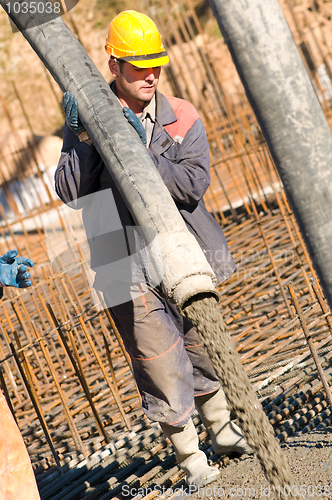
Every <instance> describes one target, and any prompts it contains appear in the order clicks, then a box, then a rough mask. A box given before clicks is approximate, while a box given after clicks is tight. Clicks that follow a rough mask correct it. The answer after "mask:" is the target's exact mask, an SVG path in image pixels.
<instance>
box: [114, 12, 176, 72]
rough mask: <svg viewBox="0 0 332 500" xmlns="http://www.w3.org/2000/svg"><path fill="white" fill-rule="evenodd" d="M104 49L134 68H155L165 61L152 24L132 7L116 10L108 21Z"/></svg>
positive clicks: (158, 35) (162, 48)
mask: <svg viewBox="0 0 332 500" xmlns="http://www.w3.org/2000/svg"><path fill="white" fill-rule="evenodd" d="M105 50H106V52H107V53H108V54H110V55H111V56H113V57H115V58H116V59H119V60H120V61H126V62H129V63H130V64H133V65H134V66H137V67H138V68H155V67H156V66H163V65H164V64H167V63H168V62H169V59H168V55H167V52H166V50H165V47H164V46H163V44H162V41H161V36H160V33H159V31H158V28H157V26H156V25H155V23H154V22H153V21H152V19H150V18H149V17H148V16H146V15H145V14H141V13H140V12H136V11H135V10H125V11H123V12H120V14H119V15H117V16H116V17H115V18H114V19H113V21H112V22H111V25H110V28H109V31H108V38H107V39H106V45H105Z"/></svg>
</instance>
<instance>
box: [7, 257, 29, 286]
mask: <svg viewBox="0 0 332 500" xmlns="http://www.w3.org/2000/svg"><path fill="white" fill-rule="evenodd" d="M17 254H18V251H17V250H9V252H7V253H5V255H3V256H2V257H0V286H15V287H16V288H27V287H28V286H31V281H30V273H29V272H27V271H28V267H32V266H33V262H32V260H30V259H27V258H26V257H17Z"/></svg>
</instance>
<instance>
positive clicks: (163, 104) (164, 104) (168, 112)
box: [156, 90, 177, 126]
mask: <svg viewBox="0 0 332 500" xmlns="http://www.w3.org/2000/svg"><path fill="white" fill-rule="evenodd" d="M156 100H157V106H156V110H157V113H156V119H157V121H158V122H159V123H160V125H162V126H164V125H169V124H170V123H174V122H176V121H177V116H176V114H175V113H174V111H173V109H172V106H171V105H170V103H169V102H168V100H167V99H166V97H165V96H164V95H163V94H161V93H160V92H159V91H158V90H156Z"/></svg>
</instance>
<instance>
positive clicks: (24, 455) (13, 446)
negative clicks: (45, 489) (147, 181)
mask: <svg viewBox="0 0 332 500" xmlns="http://www.w3.org/2000/svg"><path fill="white" fill-rule="evenodd" d="M20 498H21V499H24V500H40V496H39V493H38V489H37V485H36V480H35V476H34V473H33V470H32V467H31V463H30V458H29V455H28V452H27V449H26V447H25V444H24V441H23V438H22V436H21V433H20V431H19V429H18V427H17V425H16V423H15V420H14V418H13V415H12V413H11V411H10V409H9V408H8V405H7V402H6V399H5V397H4V395H3V394H2V392H1V391H0V500H19V499H20Z"/></svg>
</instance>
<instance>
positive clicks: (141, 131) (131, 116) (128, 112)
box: [123, 108, 146, 146]
mask: <svg viewBox="0 0 332 500" xmlns="http://www.w3.org/2000/svg"><path fill="white" fill-rule="evenodd" d="M123 114H124V115H125V117H126V118H127V120H128V122H129V123H130V125H131V126H132V127H134V129H135V130H136V132H137V133H138V135H139V138H140V139H141V141H142V143H143V145H144V146H146V133H145V128H144V127H143V124H142V123H141V122H140V121H139V119H138V118H137V116H136V115H135V113H134V111H133V110H132V109H130V108H123Z"/></svg>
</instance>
